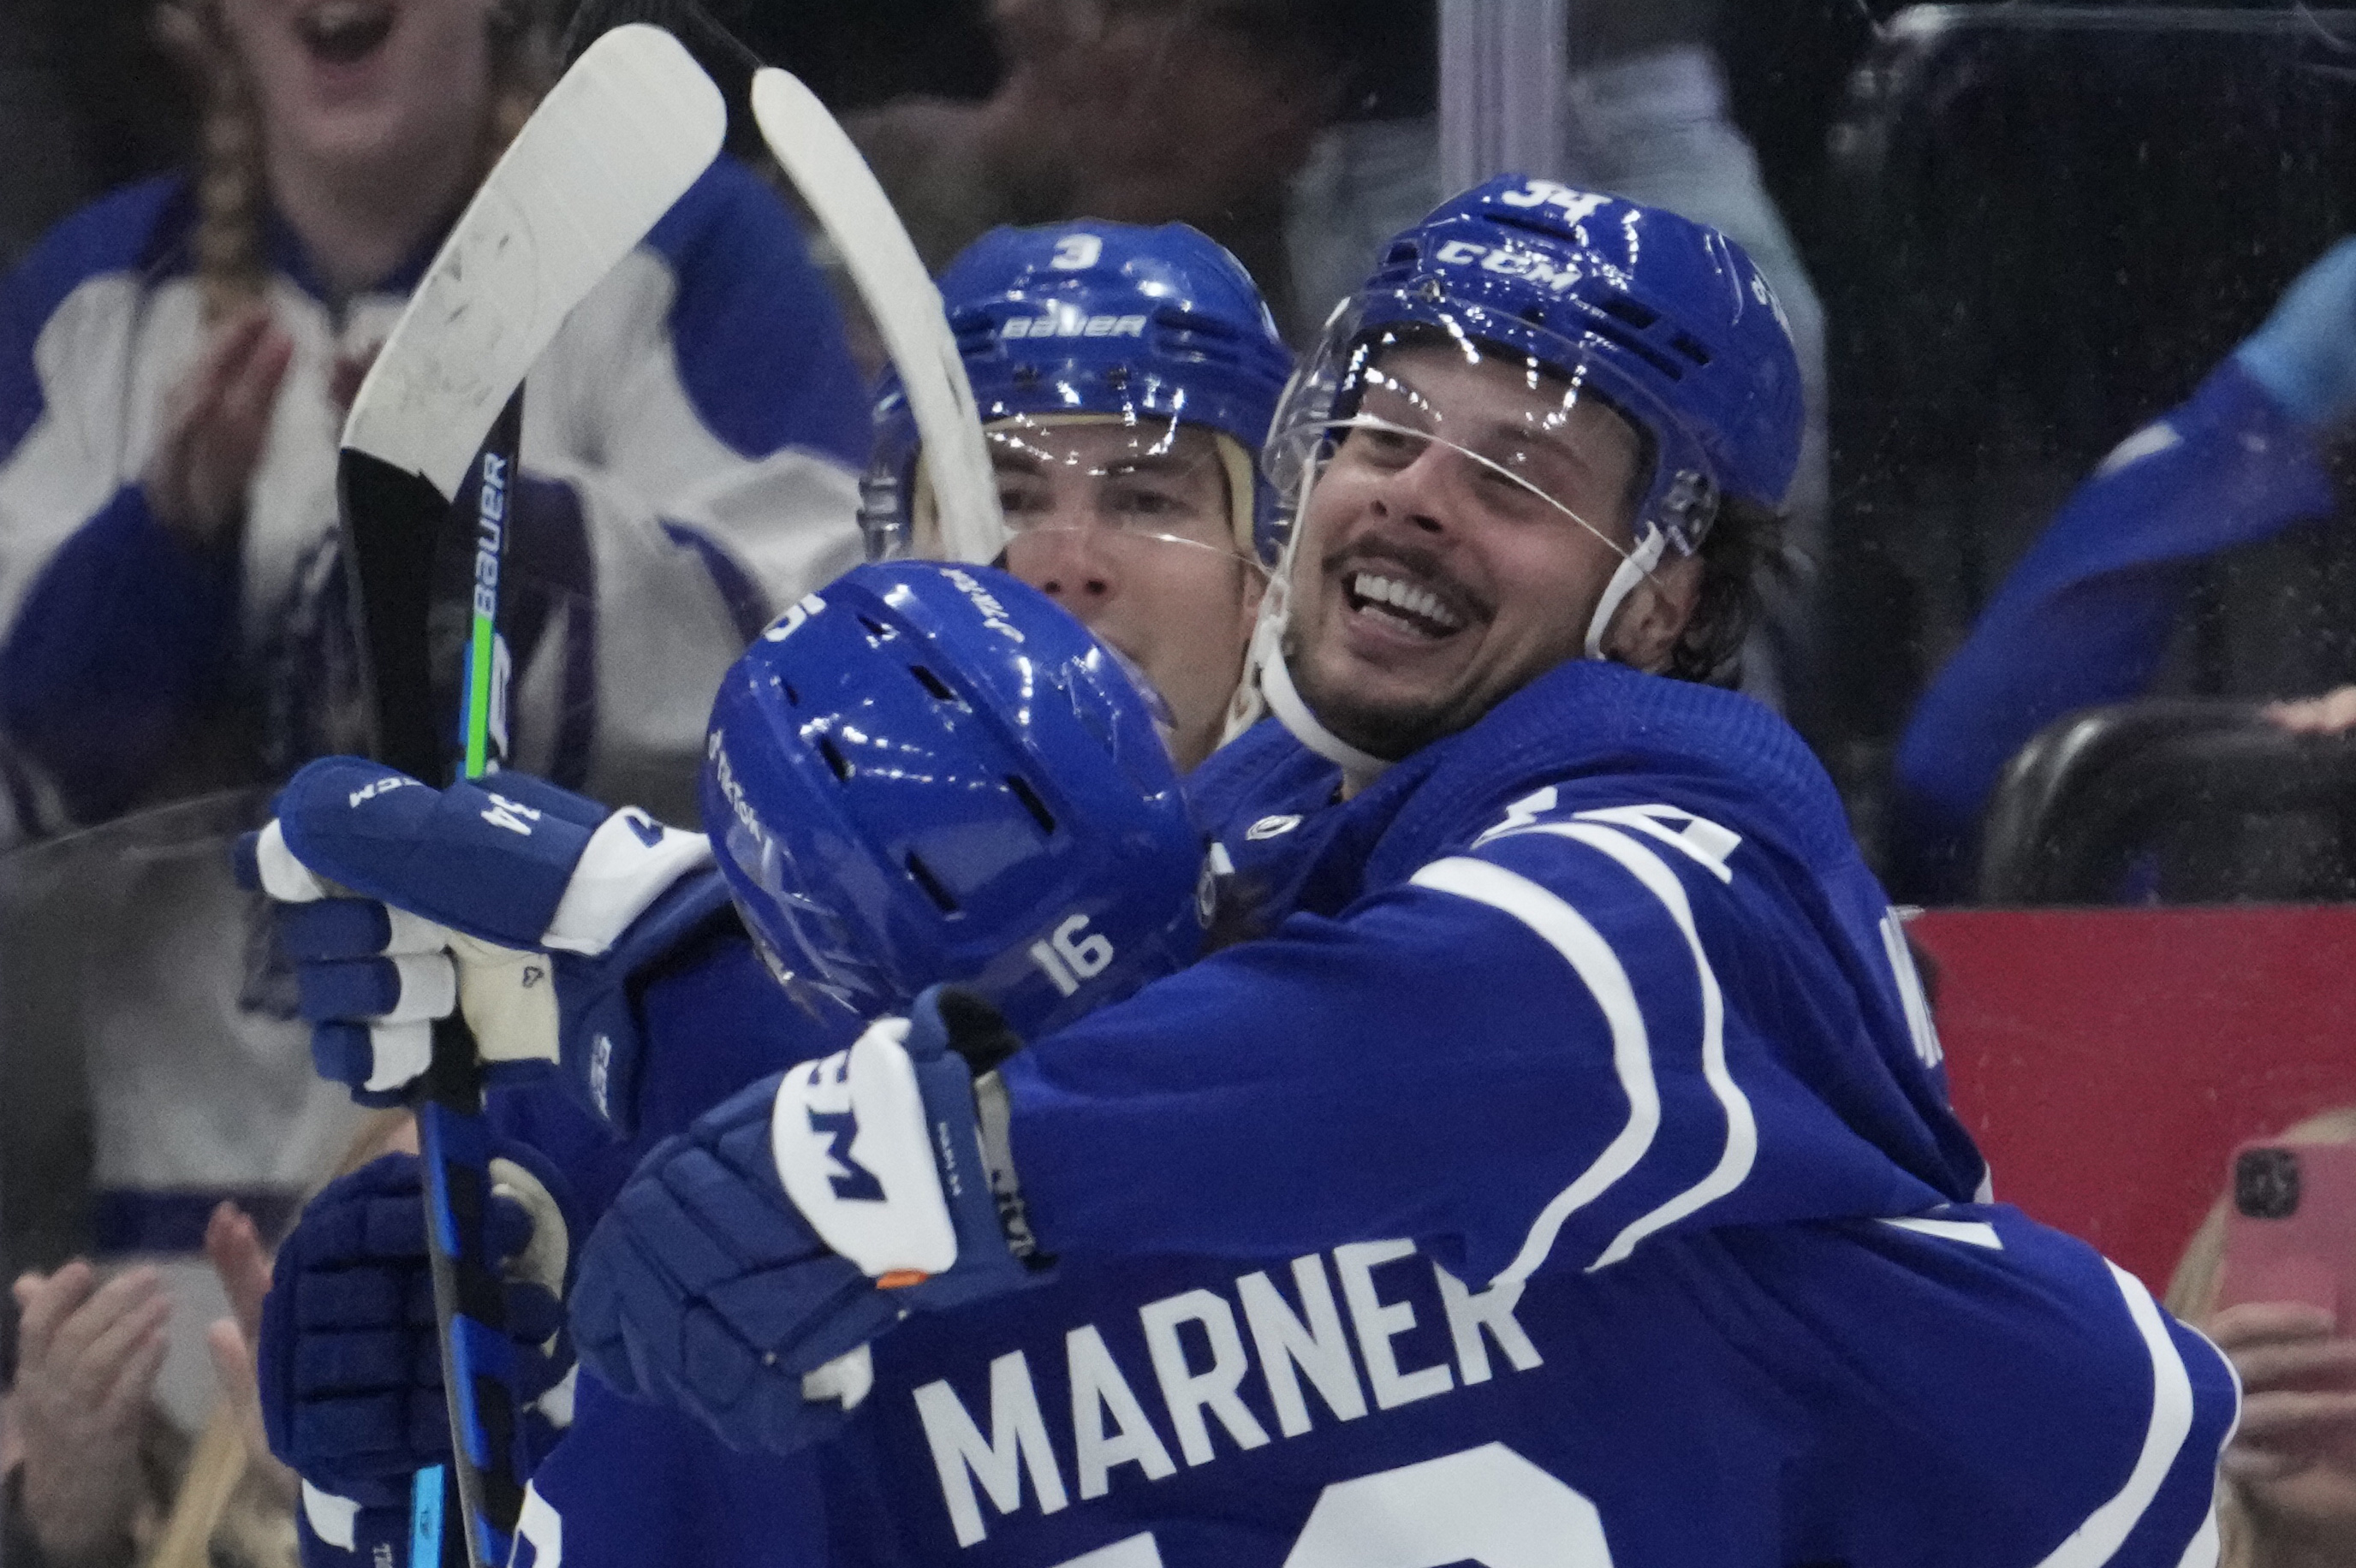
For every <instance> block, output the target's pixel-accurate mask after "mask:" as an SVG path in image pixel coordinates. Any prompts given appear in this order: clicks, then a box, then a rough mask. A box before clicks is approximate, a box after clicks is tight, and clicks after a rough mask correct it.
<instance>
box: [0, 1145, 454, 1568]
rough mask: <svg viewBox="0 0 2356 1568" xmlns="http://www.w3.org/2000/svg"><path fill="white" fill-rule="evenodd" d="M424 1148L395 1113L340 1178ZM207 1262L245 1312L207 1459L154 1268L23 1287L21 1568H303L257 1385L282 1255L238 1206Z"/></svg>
mask: <svg viewBox="0 0 2356 1568" xmlns="http://www.w3.org/2000/svg"><path fill="white" fill-rule="evenodd" d="M415 1150H416V1131H415V1125H414V1124H413V1123H412V1122H411V1121H410V1119H409V1116H408V1114H407V1113H406V1112H402V1111H391V1112H380V1113H378V1114H376V1115H372V1116H370V1117H369V1118H368V1119H367V1120H366V1121H364V1122H363V1123H362V1124H361V1126H360V1130H359V1133H358V1135H357V1136H354V1138H353V1139H352V1141H351V1143H350V1145H349V1147H347V1148H346V1149H345V1150H344V1151H343V1153H342V1157H340V1158H339V1159H338V1160H337V1166H336V1169H335V1171H334V1173H333V1174H336V1175H343V1174H346V1173H348V1172H349V1171H352V1170H356V1169H358V1168H359V1167H360V1166H363V1165H365V1164H367V1163H368V1162H369V1160H371V1159H374V1158H376V1157H378V1156H380V1155H382V1154H386V1153H389V1152H393V1151H402V1152H408V1153H412V1154H413V1153H414V1152H415ZM205 1250H206V1253H207V1255H208V1256H209V1258H210V1260H211V1263H212V1266H213V1270H214V1273H215V1274H216V1275H218V1277H219V1279H220V1285H221V1287H222V1289H223V1290H224V1291H225V1292H226V1293H227V1295H228V1296H229V1299H230V1308H231V1315H230V1317H224V1318H222V1319H220V1320H219V1321H218V1322H215V1323H213V1324H212V1325H210V1326H209V1328H207V1330H206V1339H207V1342H208V1345H209V1349H210V1350H211V1353H212V1360H213V1371H214V1375H215V1379H216V1382H217V1385H218V1386H217V1395H216V1403H215V1405H214V1409H213V1413H212V1417H211V1419H210V1420H209V1422H208V1423H207V1425H206V1429H205V1432H204V1433H203V1435H201V1436H200V1437H199V1438H198V1440H197V1442H196V1444H195V1445H193V1447H192V1445H191V1444H190V1442H189V1440H188V1438H187V1435H184V1434H183V1433H181V1432H180V1431H179V1430H178V1428H177V1427H176V1426H175V1425H174V1424H172V1422H171V1420H170V1419H169V1418H168V1417H167V1416H166V1414H165V1413H164V1411H163V1409H162V1407H161V1406H160V1405H159V1404H158V1403H157V1402H156V1398H155V1394H156V1388H155V1382H156V1372H157V1370H158V1368H159V1367H160V1366H161V1364H162V1360H163V1354H164V1345H165V1339H166V1324H167V1322H168V1320H169V1318H170V1317H171V1316H172V1314H173V1312H174V1310H175V1307H176V1306H177V1303H175V1302H174V1301H172V1300H171V1299H170V1298H169V1296H168V1293H167V1291H166V1287H165V1283H164V1280H163V1278H162V1276H161V1275H158V1274H157V1273H156V1271H155V1270H154V1269H152V1268H132V1269H127V1270H121V1271H117V1272H115V1273H114V1274H113V1275H112V1277H104V1276H103V1275H102V1273H101V1271H99V1270H97V1269H94V1268H93V1267H92V1266H91V1264H90V1263H89V1262H88V1261H86V1260H83V1259H79V1258H77V1259H75V1260H74V1261H72V1262H70V1263H69V1264H66V1265H65V1266H64V1267H62V1268H59V1269H58V1270H56V1271H55V1272H54V1273H51V1274H49V1275H41V1274H38V1273H27V1274H26V1275H22V1276H20V1277H19V1278H18V1279H17V1280H16V1284H15V1285H14V1287H13V1289H12V1291H11V1296H12V1299H13V1303H14V1305H15V1306H16V1307H17V1308H18V1309H19V1310H20V1311H21V1312H22V1314H23V1322H24V1328H23V1349H22V1352H21V1356H20V1359H19V1361H18V1363H17V1364H16V1366H15V1367H14V1369H13V1370H12V1371H11V1376H10V1377H9V1378H8V1379H7V1380H6V1381H5V1384H0V1386H6V1387H7V1389H8V1397H7V1399H6V1402H5V1414H6V1420H5V1423H0V1429H4V1430H0V1477H5V1520H6V1530H7V1532H8V1533H7V1558H8V1561H9V1563H11V1564H12V1568H115V1565H117V1564H121V1565H125V1568H127V1565H129V1564H132V1563H151V1562H152V1563H155V1564H157V1565H158V1568H179V1565H178V1564H177V1563H168V1564H167V1563H165V1562H164V1558H163V1555H162V1553H163V1552H165V1551H166V1544H167V1543H173V1542H181V1541H185V1542H186V1543H187V1549H189V1550H194V1549H195V1548H198V1547H204V1548H209V1560H210V1561H212V1562H214V1563H226V1564H232V1565H236V1568H292V1564H293V1563H294V1561H295V1523H294V1520H295V1508H296V1507H297V1506H298V1496H297V1488H298V1486H299V1483H298V1482H297V1481H296V1479H295V1475H294V1473H293V1472H292V1471H290V1470H288V1469H286V1468H285V1467H284V1466H282V1465H280V1464H279V1463H278V1462H277V1460H275V1459H273V1457H271V1455H270V1448H269V1444H268V1442H267V1440H266V1439H265V1438H264V1436H263V1435H262V1404H261V1392H260V1389H259V1387H258V1386H257V1384H256V1383H255V1381H254V1368H253V1346H254V1344H255V1342H256V1337H257V1335H258V1333H259V1330H260V1324H261V1319H262V1296H263V1295H264V1294H265V1293H266V1292H267V1291H268V1290H269V1288H270V1258H269V1254H268V1253H267V1252H266V1251H265V1250H264V1248H263V1246H262V1237H261V1235H260V1233H259V1232H257V1231H256V1230H255V1228H254V1225H253V1221H252V1220H250V1219H248V1218H247V1217H246V1216H245V1215H244V1214H242V1213H241V1212H240V1211H237V1210H236V1209H235V1208H234V1207H232V1206H230V1205H228V1204H223V1205H222V1206H221V1207H220V1209H219V1210H217V1211H215V1212H214V1214H213V1218H212V1222H211V1224H210V1225H209V1227H208V1228H207V1231H206V1235H205ZM0 1370H5V1369H0Z"/></svg>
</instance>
